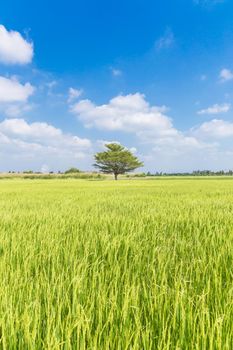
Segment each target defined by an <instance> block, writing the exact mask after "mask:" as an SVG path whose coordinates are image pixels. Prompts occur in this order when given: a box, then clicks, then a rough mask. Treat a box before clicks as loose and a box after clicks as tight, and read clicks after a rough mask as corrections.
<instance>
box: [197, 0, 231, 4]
mask: <svg viewBox="0 0 233 350" xmlns="http://www.w3.org/2000/svg"><path fill="white" fill-rule="evenodd" d="M223 2H226V0H193V3H194V4H195V5H216V4H221V3H223Z"/></svg>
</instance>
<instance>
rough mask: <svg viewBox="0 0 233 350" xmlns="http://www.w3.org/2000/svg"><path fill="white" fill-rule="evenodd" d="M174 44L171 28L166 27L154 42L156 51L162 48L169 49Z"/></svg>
mask: <svg viewBox="0 0 233 350" xmlns="http://www.w3.org/2000/svg"><path fill="white" fill-rule="evenodd" d="M174 44H175V36H174V33H173V31H172V30H171V28H167V29H166V30H165V32H164V34H163V36H161V38H159V39H158V40H157V41H156V42H155V47H156V49H157V50H158V51H160V50H163V49H169V48H171V47H172V46H174Z"/></svg>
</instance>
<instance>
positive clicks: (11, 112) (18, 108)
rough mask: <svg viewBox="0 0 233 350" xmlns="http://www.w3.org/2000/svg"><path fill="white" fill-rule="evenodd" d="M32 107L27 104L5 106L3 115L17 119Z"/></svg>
mask: <svg viewBox="0 0 233 350" xmlns="http://www.w3.org/2000/svg"><path fill="white" fill-rule="evenodd" d="M33 107H34V106H33V105H32V104H29V103H18V104H10V105H7V106H6V108H5V110H4V113H5V114H6V115H7V116H8V117H11V118H15V117H19V116H20V115H22V114H25V113H27V112H29V111H31V110H32V109H33Z"/></svg>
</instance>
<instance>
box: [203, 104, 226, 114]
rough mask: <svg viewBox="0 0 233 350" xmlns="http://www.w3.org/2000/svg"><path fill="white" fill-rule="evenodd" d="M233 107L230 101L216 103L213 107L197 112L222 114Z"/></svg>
mask: <svg viewBox="0 0 233 350" xmlns="http://www.w3.org/2000/svg"><path fill="white" fill-rule="evenodd" d="M230 108H231V105H230V103H223V104H221V105H219V104H214V105H213V106H211V107H208V108H206V109H201V110H200V111H198V112H197V114H200V115H202V114H220V113H227V112H229V110H230Z"/></svg>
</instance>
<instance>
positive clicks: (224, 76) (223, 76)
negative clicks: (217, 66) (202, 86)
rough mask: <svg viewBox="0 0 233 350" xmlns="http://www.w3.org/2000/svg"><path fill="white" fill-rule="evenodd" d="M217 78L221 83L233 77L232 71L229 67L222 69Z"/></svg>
mask: <svg viewBox="0 0 233 350" xmlns="http://www.w3.org/2000/svg"><path fill="white" fill-rule="evenodd" d="M219 79H220V81H221V82H222V83H224V82H226V81H230V80H232V79H233V72H232V71H231V70H230V69H226V68H224V69H222V70H221V72H220V73H219Z"/></svg>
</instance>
